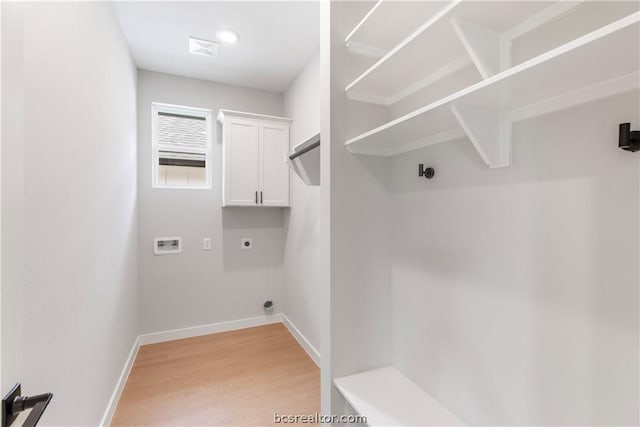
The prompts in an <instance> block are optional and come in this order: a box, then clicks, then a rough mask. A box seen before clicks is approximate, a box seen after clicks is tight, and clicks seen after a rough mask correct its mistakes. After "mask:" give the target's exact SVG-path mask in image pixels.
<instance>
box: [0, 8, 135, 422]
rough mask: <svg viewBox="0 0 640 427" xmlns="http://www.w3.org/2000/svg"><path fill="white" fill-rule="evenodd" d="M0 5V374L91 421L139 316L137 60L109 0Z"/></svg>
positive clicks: (48, 416)
mask: <svg viewBox="0 0 640 427" xmlns="http://www.w3.org/2000/svg"><path fill="white" fill-rule="evenodd" d="M2 8H3V12H4V13H3V20H5V19H6V20H8V22H7V21H4V22H3V26H2V31H3V37H2V39H3V46H2V55H3V67H4V66H6V67H8V70H9V72H7V73H5V72H4V71H5V69H3V81H2V85H3V98H2V104H3V109H2V113H3V125H5V124H10V126H9V127H5V126H3V129H2V132H3V146H2V149H3V156H2V162H3V165H2V173H3V177H2V178H3V179H2V185H3V189H2V190H3V191H2V197H3V200H2V202H3V203H2V209H3V212H2V221H3V224H2V225H3V231H5V232H4V233H3V235H2V256H3V260H2V264H3V271H2V274H3V277H2V282H3V288H2V297H3V298H2V304H3V308H2V316H3V318H2V328H3V335H2V339H3V343H2V344H3V345H2V350H3V353H4V354H3V357H2V372H3V384H2V387H3V390H7V388H8V386H9V385H10V384H12V383H14V382H17V381H21V382H22V386H23V392H24V393H26V394H29V395H31V394H38V393H43V392H52V393H53V394H54V399H53V401H52V403H51V404H50V405H49V407H48V408H47V411H46V412H45V414H44V417H43V418H42V420H41V423H42V424H44V425H97V424H98V423H99V422H100V419H101V417H102V415H103V412H104V410H105V408H106V406H107V403H108V401H109V398H110V397H111V393H112V392H113V389H114V387H115V383H116V381H117V379H118V376H119V375H120V372H121V370H122V367H123V365H124V363H125V360H126V358H127V356H128V354H129V352H130V350H131V347H132V345H133V342H134V339H135V336H136V335H137V326H138V324H137V315H136V310H137V290H136V282H137V251H136V247H137V244H136V239H137V219H136V217H137V203H136V141H135V133H136V109H135V99H136V70H135V66H134V65H133V62H132V61H131V59H130V56H129V50H128V48H127V46H126V44H125V42H124V40H123V38H122V36H121V33H120V28H119V25H118V22H117V19H116V17H115V15H114V12H113V10H112V5H111V4H109V3H104V2H103V3H24V4H15V3H12V4H8V3H3V5H2ZM52 17H55V19H52ZM7 23H8V25H4V24H7ZM5 55H6V56H5ZM8 89H10V90H8ZM5 107H10V108H5ZM5 114H8V116H7V115H5ZM5 132H7V133H5ZM7 230H9V231H7ZM6 331H9V332H10V333H5V332H6ZM7 355H8V356H7Z"/></svg>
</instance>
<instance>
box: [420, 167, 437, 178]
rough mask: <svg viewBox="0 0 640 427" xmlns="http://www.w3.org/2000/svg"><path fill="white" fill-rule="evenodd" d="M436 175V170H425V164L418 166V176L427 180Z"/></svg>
mask: <svg viewBox="0 0 640 427" xmlns="http://www.w3.org/2000/svg"><path fill="white" fill-rule="evenodd" d="M435 175H436V170H435V169H434V168H425V167H424V164H423V163H420V164H419V165H418V176H423V177H425V178H427V179H431V178H433V177H434V176H435Z"/></svg>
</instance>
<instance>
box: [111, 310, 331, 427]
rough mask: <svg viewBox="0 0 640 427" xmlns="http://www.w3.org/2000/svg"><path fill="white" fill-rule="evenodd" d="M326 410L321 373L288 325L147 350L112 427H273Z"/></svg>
mask: <svg viewBox="0 0 640 427" xmlns="http://www.w3.org/2000/svg"><path fill="white" fill-rule="evenodd" d="M319 411H320V371H319V369H318V367H317V366H316V365H315V364H314V363H313V361H312V360H311V359H310V358H309V356H308V355H307V354H306V353H305V351H304V350H303V349H302V348H301V347H300V345H299V344H298V343H297V342H296V340H295V339H294V338H293V336H291V334H290V333H289V331H287V329H286V328H285V327H284V325H282V324H281V323H277V324H273V325H267V326H258V327H255V328H249V329H242V330H239V331H232V332H224V333H220V334H212V335H205V336H201V337H195V338H187V339H182V340H176V341H171V342H166V343H159V344H150V345H145V346H142V347H140V350H139V351H138V356H137V357H136V360H135V362H134V365H133V368H132V370H131V374H130V375H129V379H128V381H127V383H126V385H125V388H124V391H123V393H122V397H121V398H120V402H119V403H118V407H117V409H116V413H115V415H114V418H113V421H112V423H111V425H112V426H131V425H147V426H151V425H154V426H160V425H165V426H186V425H190V426H241V425H253V426H258V425H260V426H268V425H274V419H273V414H274V412H275V413H278V414H280V415H283V414H309V415H312V414H314V413H316V412H319Z"/></svg>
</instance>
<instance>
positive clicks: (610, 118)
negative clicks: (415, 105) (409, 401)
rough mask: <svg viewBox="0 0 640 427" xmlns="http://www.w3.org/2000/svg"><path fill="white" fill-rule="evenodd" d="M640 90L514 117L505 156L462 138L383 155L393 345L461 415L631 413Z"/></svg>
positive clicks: (513, 417)
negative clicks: (486, 158)
mask: <svg viewBox="0 0 640 427" xmlns="http://www.w3.org/2000/svg"><path fill="white" fill-rule="evenodd" d="M638 106H639V103H638V93H632V94H626V95H623V96H617V97H615V98H611V99H607V100H603V101H599V102H597V103H593V104H589V105H584V106H581V107H579V108H575V109H572V110H568V111H564V112H559V113H555V114H552V115H548V116H545V117H540V118H537V119H535V120H529V121H526V122H521V123H518V124H516V125H515V127H514V134H513V141H514V142H513V163H512V166H511V167H509V168H506V169H495V170H490V169H488V168H486V167H485V166H484V164H483V162H482V161H481V160H480V158H479V156H478V154H477V152H476V151H475V150H474V149H473V147H472V145H471V144H470V142H469V141H467V140H460V141H457V142H452V143H447V144H442V145H438V146H433V147H429V148H426V149H423V150H420V151H417V152H412V153H407V154H405V155H401V156H397V157H394V158H393V159H392V161H391V172H390V175H391V177H392V184H393V186H392V189H391V190H392V196H391V209H392V214H391V215H392V219H391V223H392V234H391V236H392V237H391V241H392V273H391V279H392V284H391V300H392V323H393V326H392V337H393V360H394V363H395V364H396V366H397V367H399V368H400V369H401V370H402V371H404V372H405V373H406V374H407V375H408V376H409V377H410V378H412V379H413V380H415V381H416V382H417V383H418V384H419V385H421V386H422V387H423V388H425V389H426V390H428V391H429V392H431V393H432V394H433V395H434V396H436V397H437V398H438V399H439V400H441V401H442V402H443V403H445V405H446V406H448V407H449V408H450V409H451V410H452V411H453V412H454V413H456V414H458V415H459V416H460V417H461V418H462V419H464V420H465V421H467V422H468V423H469V424H476V425H560V424H570V425H590V424H600V425H631V424H633V425H637V424H638V401H639V399H640V396H639V395H638V389H639V384H638V374H639V372H638V359H639V342H638V336H639V326H638V322H639V308H638V297H639V289H638V283H639V280H640V276H639V271H638V268H639V267H638V258H639V256H640V253H639V248H638V235H639V234H638V233H639V231H640V230H639V224H638V222H639V221H638V218H639V217H640V211H639V203H640V199H639V194H640V184H639V179H640V167H639V166H640V164H639V161H638V155H637V154H632V153H627V152H624V151H622V150H620V149H619V148H618V147H617V144H618V140H617V132H618V124H619V123H621V122H625V121H630V122H632V123H635V124H636V125H637V124H638V123H639V121H640V115H639V114H640V113H639V107H638ZM422 162H424V163H426V164H427V165H430V166H434V167H435V169H436V177H435V178H434V179H433V180H431V181H427V180H425V179H424V178H419V177H418V176H417V173H416V170H417V164H418V163H422Z"/></svg>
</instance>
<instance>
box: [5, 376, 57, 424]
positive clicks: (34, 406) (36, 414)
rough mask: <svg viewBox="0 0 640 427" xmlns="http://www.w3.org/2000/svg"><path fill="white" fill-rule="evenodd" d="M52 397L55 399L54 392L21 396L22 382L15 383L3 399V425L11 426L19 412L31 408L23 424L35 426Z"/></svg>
mask: <svg viewBox="0 0 640 427" xmlns="http://www.w3.org/2000/svg"><path fill="white" fill-rule="evenodd" d="M51 399H53V394H52V393H45V394H39V395H37V396H21V387H20V383H18V384H16V385H14V386H13V387H12V388H11V390H10V391H9V393H7V394H6V396H5V397H4V398H3V399H2V427H9V426H10V425H11V423H12V422H13V421H15V419H16V418H17V417H18V414H19V413H20V412H22V411H25V410H27V409H31V412H30V413H29V415H28V416H27V419H26V420H25V422H24V424H22V426H23V427H35V426H36V425H37V424H38V421H40V418H41V417H42V414H43V413H44V410H45V409H46V408H47V405H49V402H51Z"/></svg>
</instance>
